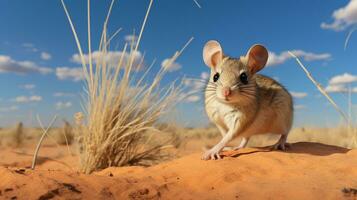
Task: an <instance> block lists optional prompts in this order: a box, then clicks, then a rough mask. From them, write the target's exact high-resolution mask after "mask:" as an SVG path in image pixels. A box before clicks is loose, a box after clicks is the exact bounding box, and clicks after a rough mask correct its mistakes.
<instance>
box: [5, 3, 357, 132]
mask: <svg viewBox="0 0 357 200" xmlns="http://www.w3.org/2000/svg"><path fill="white" fill-rule="evenodd" d="M197 2H198V3H199V4H200V6H201V8H199V7H198V6H197V5H196V4H195V2H194V1H193V0H184V1H183V0H171V1H163V0H155V1H154V4H153V7H152V10H151V14H150V16H149V18H148V22H147V27H146V29H145V31H144V35H143V38H142V41H141V45H140V52H141V53H144V52H145V63H151V61H152V60H153V59H155V58H156V59H157V61H158V62H157V64H156V66H155V69H156V70H157V69H159V68H160V67H161V66H160V64H161V62H162V61H163V60H164V59H166V58H168V57H170V56H172V55H173V53H174V52H175V51H176V50H178V49H180V48H181V47H182V46H183V45H184V44H185V43H186V42H187V41H188V39H189V38H190V37H194V40H193V41H192V43H191V44H190V46H189V47H188V48H187V49H186V50H185V51H184V53H183V54H182V56H180V57H179V59H178V60H177V63H175V67H173V69H172V72H170V73H169V74H168V75H167V77H166V78H165V80H164V82H166V83H167V82H171V81H172V80H174V79H176V78H180V77H183V76H189V77H196V78H199V77H200V76H201V74H202V73H204V72H209V68H207V67H206V66H205V65H204V63H203V61H202V48H203V46H204V44H205V42H206V41H208V40H210V39H215V40H218V41H219V42H220V43H221V45H222V47H223V50H224V51H225V53H226V54H228V55H230V56H240V55H244V54H245V53H246V51H247V50H248V49H249V47H250V46H251V45H253V44H255V43H262V44H264V45H265V46H266V47H267V48H268V49H269V52H270V56H271V57H270V60H269V63H270V64H269V66H267V67H266V68H265V69H264V70H263V71H261V73H262V74H265V75H269V76H271V77H274V78H277V79H278V80H279V81H280V82H281V83H282V84H284V85H285V86H286V87H287V88H288V89H289V90H290V91H292V92H293V94H294V96H295V97H294V99H295V105H296V112H295V126H334V125H336V124H339V123H340V117H339V115H338V113H337V112H336V111H335V110H333V108H332V107H331V106H329V105H328V103H327V101H326V100H325V98H324V97H322V96H321V95H320V94H319V92H318V91H317V89H316V88H315V86H314V85H313V84H312V83H311V81H310V80H309V79H307V77H306V76H305V74H304V73H303V71H302V70H301V69H300V68H299V67H298V65H297V64H296V62H295V61H294V60H292V59H291V58H290V57H289V56H287V53H286V52H287V51H288V50H291V51H293V50H295V51H294V52H295V53H296V54H297V55H299V56H300V57H301V60H302V61H303V63H304V64H305V65H306V66H307V67H308V68H309V70H310V71H311V73H312V74H313V75H314V76H315V77H316V79H317V80H318V81H319V82H320V83H321V84H322V85H323V86H324V87H326V88H327V89H328V91H330V92H331V93H330V94H331V95H332V97H333V98H334V99H335V100H336V102H337V103H338V104H339V105H340V106H341V107H342V108H343V109H344V110H345V111H346V112H347V95H346V93H345V91H346V90H347V88H349V87H351V88H352V90H355V92H357V89H356V88H355V87H356V86H357V77H356V76H357V68H356V67H357V57H356V52H357V36H355V35H354V34H352V35H351V37H350V40H349V43H348V46H347V48H346V49H344V43H345V41H346V37H347V35H348V33H349V32H350V31H352V30H353V29H354V28H355V26H356V24H357V1H356V0H352V1H347V0H340V1H322V0H314V1H307V0H305V1H286V0H276V1H251V0H250V1H249V0H240V1H233V0H222V1H213V0H197ZM66 3H67V7H68V9H69V11H70V13H71V15H72V19H73V21H74V23H75V26H76V28H77V31H78V34H79V37H80V39H81V41H82V43H83V44H86V40H87V33H86V26H87V24H86V1H84V0H82V1H68V0H67V1H66ZM109 5H110V0H101V1H99V0H93V1H92V37H93V42H94V44H93V46H97V45H98V39H99V36H100V35H99V34H100V33H101V28H102V23H103V21H104V19H105V16H106V12H107V9H108V6H109ZM147 6H148V1H143V0H120V1H117V2H116V4H115V5H114V8H113V12H112V16H111V19H110V24H109V32H110V33H114V32H115V30H117V29H118V28H120V27H121V28H123V30H122V31H121V32H120V33H119V36H118V37H117V38H116V39H115V41H113V43H112V44H114V45H113V46H116V45H118V46H119V47H122V46H123V43H124V42H125V36H128V35H131V34H132V33H133V31H134V30H135V31H136V32H138V30H139V29H140V26H141V23H142V20H143V18H144V15H145V12H146V9H147ZM0 24H1V26H2V28H1V31H0V90H1V91H2V92H1V93H0V126H7V125H12V124H15V123H16V122H17V121H23V122H25V124H27V125H37V122H36V121H35V115H36V114H39V115H40V116H41V118H43V120H44V121H45V122H48V121H49V120H50V118H51V117H52V116H53V115H55V114H58V115H59V116H60V117H61V118H66V119H68V120H71V119H72V116H73V114H74V113H75V112H78V111H81V107H80V101H81V99H80V96H79V94H80V92H81V91H82V87H83V85H82V82H81V81H78V80H79V79H80V74H78V70H76V69H77V68H78V67H79V66H80V65H79V64H78V63H76V62H75V60H73V59H71V58H72V56H73V55H74V54H76V53H77V48H76V45H75V42H74V39H73V36H72V33H71V30H70V27H69V24H68V22H67V19H66V17H65V14H64V11H63V9H62V6H61V3H60V0H52V1H48V0H35V1H25V0H22V1H13V0H2V1H0ZM119 49H120V48H119ZM84 50H85V51H87V49H86V48H85V47H84ZM113 51H116V49H113ZM346 73H347V74H346ZM188 84H190V85H189V87H194V85H193V84H194V83H188ZM352 102H353V103H354V104H356V103H357V100H356V95H355V94H352ZM355 111H357V110H356V109H354V110H353V113H354V115H355V113H356V112H355ZM175 118H177V119H178V120H179V122H180V123H181V124H183V125H186V126H204V125H206V124H207V123H208V120H207V118H206V116H205V113H204V111H203V100H202V94H200V93H198V94H197V96H195V97H192V98H190V99H189V100H187V101H186V102H184V103H181V104H180V105H179V106H178V107H177V111H176V112H175Z"/></svg>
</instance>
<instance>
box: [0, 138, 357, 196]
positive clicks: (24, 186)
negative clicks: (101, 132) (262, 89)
mask: <svg viewBox="0 0 357 200" xmlns="http://www.w3.org/2000/svg"><path fill="white" fill-rule="evenodd" d="M226 155H229V157H225V158H224V159H223V160H218V161H202V160H200V156H201V154H199V153H195V154H192V155H189V156H185V157H182V158H180V159H177V160H173V161H170V162H166V163H162V164H160V165H156V166H153V167H149V168H143V167H124V168H114V167H112V168H108V169H105V170H103V171H100V172H97V173H95V174H92V175H83V174H81V173H78V172H76V171H75V170H69V169H63V170H58V169H57V170H53V169H51V166H52V165H51V164H50V163H51V162H53V161H47V162H45V163H46V165H47V167H48V168H47V169H45V168H44V167H43V166H42V167H40V168H39V169H38V170H35V171H31V170H29V169H21V168H11V167H0V179H1V181H0V199H11V198H14V199H15V197H16V198H17V199H304V200H307V199H345V198H346V199H356V198H357V190H355V189H356V188H357V150H348V149H344V148H340V147H335V146H328V145H323V144H317V143H295V144H293V145H292V147H291V149H290V150H289V151H288V152H278V151H268V149H265V148H247V149H244V150H239V151H236V152H226ZM56 165H58V164H56Z"/></svg>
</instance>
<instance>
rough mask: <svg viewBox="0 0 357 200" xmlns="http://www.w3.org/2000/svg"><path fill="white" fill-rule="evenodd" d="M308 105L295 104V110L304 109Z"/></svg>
mask: <svg viewBox="0 0 357 200" xmlns="http://www.w3.org/2000/svg"><path fill="white" fill-rule="evenodd" d="M305 108H306V106H305V105H294V109H295V110H302V109H305Z"/></svg>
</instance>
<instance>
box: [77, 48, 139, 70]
mask: <svg viewBox="0 0 357 200" xmlns="http://www.w3.org/2000/svg"><path fill="white" fill-rule="evenodd" d="M132 53H133V57H134V58H133V59H134V61H133V69H135V70H139V69H141V67H142V66H141V65H140V64H141V61H142V59H143V55H142V54H141V52H139V51H137V52H132ZM83 56H84V60H85V62H86V63H87V64H88V62H89V56H88V54H84V55H83ZM122 56H124V57H123V64H122V66H125V65H127V64H128V63H129V61H130V59H132V58H130V54H129V53H123V52H122V51H108V52H106V53H103V52H100V51H94V52H93V53H92V62H94V63H99V64H101V63H102V62H103V60H104V62H105V64H107V65H109V66H110V67H117V66H118V63H119V60H120V59H121V57H122ZM71 61H72V62H74V63H77V64H82V61H81V57H80V55H79V54H74V55H72V58H71Z"/></svg>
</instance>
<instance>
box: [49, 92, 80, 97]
mask: <svg viewBox="0 0 357 200" xmlns="http://www.w3.org/2000/svg"><path fill="white" fill-rule="evenodd" d="M53 96H54V97H73V96H75V95H74V94H72V93H66V92H56V93H54V94H53Z"/></svg>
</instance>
